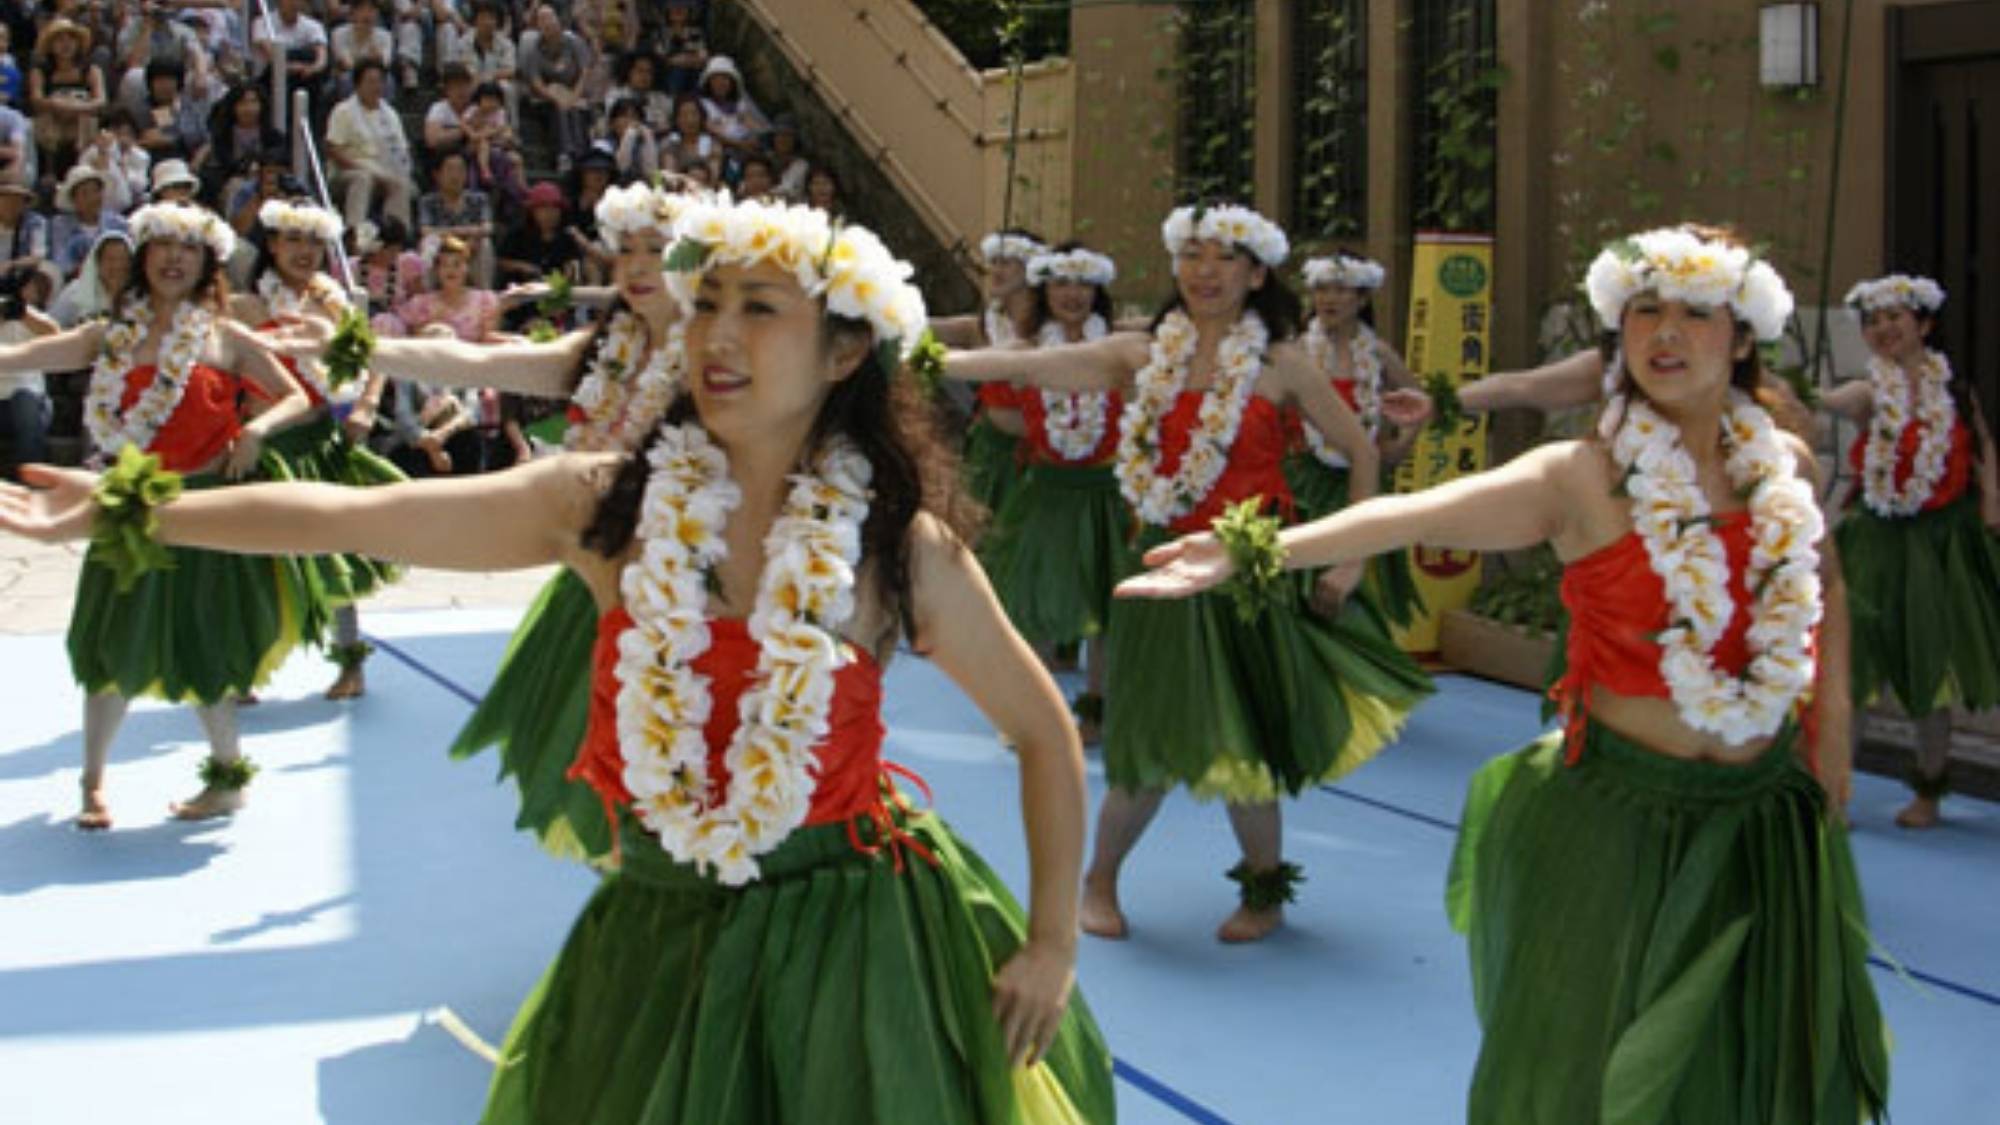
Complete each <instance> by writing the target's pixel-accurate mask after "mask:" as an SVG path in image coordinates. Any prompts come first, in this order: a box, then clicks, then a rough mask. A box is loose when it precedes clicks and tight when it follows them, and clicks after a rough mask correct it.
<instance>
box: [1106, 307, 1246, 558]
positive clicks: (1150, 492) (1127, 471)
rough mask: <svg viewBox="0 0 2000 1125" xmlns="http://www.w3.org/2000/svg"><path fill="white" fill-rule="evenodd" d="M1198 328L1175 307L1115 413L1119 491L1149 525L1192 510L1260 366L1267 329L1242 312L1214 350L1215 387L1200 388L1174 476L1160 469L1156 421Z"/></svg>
mask: <svg viewBox="0 0 2000 1125" xmlns="http://www.w3.org/2000/svg"><path fill="white" fill-rule="evenodd" d="M1199 341H1200V333H1199V332H1198V331H1197V330H1196V329H1195V326H1194V322H1193V321H1192V320H1190V319H1188V316H1187V314H1186V313H1184V312H1182V311H1180V310H1178V309H1176V310H1175V311H1173V312H1170V313H1168V314H1167V315H1166V317H1165V318H1164V319H1162V320H1161V321H1160V326H1159V328H1158V330H1156V331H1155V332H1154V333H1153V354H1152V359H1151V361H1150V362H1148V363H1147V364H1146V366H1145V367H1144V368H1142V369H1141V370H1140V371H1139V373H1138V375H1136V376H1135V377H1134V379H1133V383H1134V392H1133V395H1132V400H1131V401H1130V402H1129V403H1127V404H1126V406H1125V413H1124V416H1123V417H1122V418H1121V419H1120V420H1119V423H1118V424H1119V426H1120V428H1121V429H1122V431H1123V432H1122V433H1120V434H1119V436H1118V461H1117V465H1116V466H1115V471H1116V473H1117V475H1118V486H1119V490H1120V491H1121V492H1123V493H1124V495H1125V499H1126V501H1127V502H1128V503H1130V504H1131V505H1132V509H1133V510H1134V511H1136V512H1137V513H1138V514H1139V518H1140V519H1142V520H1145V521H1146V522H1147V523H1149V524H1153V525H1155V526H1158V527H1165V526H1167V525H1169V524H1171V523H1173V521H1175V520H1177V519H1179V518H1181V517H1182V516H1184V515H1186V514H1188V513H1189V512H1191V511H1193V510H1194V509H1195V508H1196V507H1197V506H1199V505H1200V504H1201V502H1202V500H1203V499H1205V498H1206V497H1207V496H1208V494H1209V492H1210V491H1211V490H1212V489H1214V488H1215V482H1216V481H1218V480H1220V479H1222V474H1223V471H1224V470H1226V469H1227V468H1228V467H1229V449H1230V447H1231V446H1232V445H1234V444H1236V431H1237V429H1238V428H1239V427H1240V426H1242V424H1243V412H1244V410H1245V408H1247V407H1248V405H1249V402H1250V396H1251V394H1253V393H1254V392H1255V391H1256V387H1257V377H1258V376H1259V375H1261V374H1263V372H1264V350H1265V348H1267V347H1268V346H1269V345H1270V342H1271V333H1270V330H1269V329H1267V328H1265V327H1264V321H1263V318H1261V317H1259V316H1258V315H1257V314H1256V313H1254V312H1246V313H1244V314H1243V317H1242V319H1240V320H1238V321H1237V322H1236V325H1235V327H1233V328H1231V329H1230V330H1229V335H1227V336H1225V337H1223V340H1222V344H1221V345H1220V346H1219V347H1218V348H1217V349H1216V362H1217V366H1218V367H1219V368H1220V370H1218V371H1217V372H1216V383H1215V386H1213V387H1211V388H1209V389H1208V390H1207V391H1204V392H1202V401H1201V412H1200V414H1199V415H1198V420H1197V422H1196V425H1195V428H1194V432H1193V433H1192V434H1190V435H1189V437H1188V447H1187V452H1186V453H1184V454H1182V456H1181V461H1180V465H1179V466H1178V467H1177V468H1176V470H1175V472H1174V475H1173V476H1170V477H1164V476H1161V475H1160V447H1161V438H1162V435H1161V424H1162V423H1163V422H1164V421H1165V420H1166V417H1167V414H1168V412H1170V411H1172V410H1173V408H1174V404H1175V402H1176V401H1178V400H1179V398H1180V394H1181V391H1182V389H1183V388H1185V387H1186V386H1187V382H1188V375H1189V366H1190V361H1191V360H1192V359H1193V358H1194V352H1195V346H1196V344H1197V343H1199Z"/></svg>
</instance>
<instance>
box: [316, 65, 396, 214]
mask: <svg viewBox="0 0 2000 1125" xmlns="http://www.w3.org/2000/svg"><path fill="white" fill-rule="evenodd" d="M387 81H388V73H387V71H386V70H385V69H384V68H383V66H382V64H381V63H379V62H376V61H375V60H374V59H366V60H364V61H363V62H362V63H361V65H360V67H359V68H357V69H356V71H355V73H354V96H353V97H350V98H348V99H347V100H346V101H343V102H341V103H340V104H339V105H337V106H334V107H333V116H332V117H330V118H328V120H327V123H326V147H327V154H328V155H329V156H330V157H331V158H332V160H333V166H334V173H333V190H334V191H335V192H338V193H341V194H342V195H343V197H344V198H345V201H346V202H345V210H346V218H347V225H348V226H359V225H360V224H361V222H362V221H363V220H365V219H367V218H368V215H369V212H370V210H371V209H372V207H373V205H374V201H375V197H376V196H378V195H379V196H381V197H382V209H383V211H384V212H386V213H387V214H388V215H389V216H390V217H391V218H394V219H396V220H397V221H399V222H401V223H403V224H404V225H405V226H407V225H408V224H409V222H410V219H411V215H410V200H411V198H412V196H413V195H414V194H415V190H416V184H415V182H414V181H413V180H412V179H411V175H412V171H413V168H412V165H411V161H410V141H409V138H408V137H406V136H404V135H403V119H402V118H401V117H399V116H397V114H396V111H395V109H394V108H393V107H391V106H390V105H389V103H388V102H387V101H385V100H383V97H382V94H383V87H384V85H385V84H386V83H387Z"/></svg>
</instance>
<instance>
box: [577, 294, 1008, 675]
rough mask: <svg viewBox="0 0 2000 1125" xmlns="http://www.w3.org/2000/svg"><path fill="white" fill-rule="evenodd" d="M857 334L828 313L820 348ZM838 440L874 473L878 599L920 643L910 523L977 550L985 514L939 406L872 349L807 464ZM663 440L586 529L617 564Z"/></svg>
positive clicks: (864, 534) (625, 468) (871, 551)
mask: <svg viewBox="0 0 2000 1125" xmlns="http://www.w3.org/2000/svg"><path fill="white" fill-rule="evenodd" d="M607 319H608V318H607ZM856 336H859V337H860V338H861V339H862V340H863V341H868V340H871V339H872V335H871V330H870V328H869V326H868V324H867V322H865V321H860V320H852V319H848V318H845V317H838V316H832V315H829V316H827V317H826V318H825V320H824V321H823V328H822V332H821V346H822V347H823V348H827V349H831V348H832V347H834V346H835V345H836V344H837V343H839V342H842V341H845V340H851V339H853V338H854V337H856ZM698 420H699V419H698V417H697V415H696V413H695V405H694V399H693V396H691V395H683V396H681V397H680V398H679V399H678V400H676V401H675V403H674V405H673V406H672V407H671V408H669V409H668V411H667V417H666V423H667V424H670V425H678V424H681V423H686V422H692V421H698ZM836 437H839V438H845V439H846V440H848V441H850V442H853V443H854V446H855V448H856V449H858V450H860V451H861V453H862V455H863V456H865V457H867V458H868V463H869V465H871V466H872V467H873V469H874V474H875V475H874V479H873V481H872V482H871V483H870V486H869V491H870V499H869V503H868V519H867V522H866V523H864V524H863V525H862V527H861V553H862V557H863V558H864V559H866V560H868V561H869V562H871V563H873V565H874V568H875V570H874V574H875V582H876V584H877V586H876V589H877V592H878V594H879V595H880V596H881V598H882V601H883V604H884V605H888V606H893V607H894V611H895V615H896V624H897V627H898V629H899V631H900V632H901V633H902V634H903V635H904V636H906V637H910V638H911V639H912V640H913V641H914V640H915V634H914V631H915V628H916V614H915V608H914V601H913V597H912V587H911V578H910V551H909V542H908V540H909V531H910V524H911V523H912V522H913V521H914V520H915V519H916V517H917V514H918V513H919V512H929V513H930V514H931V515H932V516H933V517H935V518H937V519H938V520H940V521H941V522H943V523H944V525H945V526H946V527H948V528H950V529H951V530H952V531H953V532H954V533H955V534H956V535H957V536H958V537H959V538H960V539H961V540H963V541H964V542H967V543H970V542H973V541H974V539H975V537H976V536H977V534H978V531H979V526H980V524H981V523H982V522H983V520H984V515H985V513H984V512H983V511H982V509H980V507H979V505H977V504H976V503H974V502H973V501H972V500H971V498H970V497H968V496H967V495H966V494H965V492H964V491H963V490H962V489H961V488H960V486H959V473H958V457H957V454H956V453H955V452H954V451H953V449H952V447H951V446H950V445H948V444H947V443H946V442H945V441H944V440H943V439H942V438H941V437H940V431H939V426H938V419H937V410H936V408H935V406H933V405H932V403H931V402H930V401H929V400H928V399H926V398H924V397H923V395H922V394H920V393H919V392H918V391H917V389H916V383H915V380H914V379H911V378H899V377H897V372H895V371H891V370H889V369H887V368H885V367H884V366H883V365H882V362H881V359H880V357H879V353H877V352H876V351H875V349H874V348H872V347H870V348H869V349H868V352H867V358H866V359H864V360H863V361H862V363H861V366H860V367H859V368H857V369H856V370H855V372H854V374H853V375H850V376H849V377H847V378H846V379H843V380H841V381H840V382H838V383H836V384H834V386H833V390H832V391H831V392H830V393H829V394H828V395H827V398H826V401H825V402H824V403H822V404H821V405H820V410H819V417H818V418H816V419H815V420H814V422H813V428H812V432H811V434H810V435H809V436H808V437H807V439H806V448H805V450H804V451H803V453H802V454H801V458H800V459H801V461H806V462H810V461H811V460H812V459H813V458H814V457H815V456H816V455H817V454H818V452H819V451H820V450H821V449H822V448H823V447H824V446H825V445H826V443H827V442H829V441H831V440H832V439H834V438H836ZM658 438H659V431H658V430H657V429H655V430H654V432H653V435H652V436H650V437H649V438H647V440H646V444H645V445H644V446H643V447H642V448H640V449H639V450H638V451H637V452H635V453H633V454H632V455H631V456H630V457H628V458H626V460H625V463H624V464H623V465H622V466H620V467H619V470H618V476H617V478H616V479H615V480H614V481H613V483H612V485H611V487H610V489H609V490H608V491H607V492H606V493H605V494H604V498H603V499H602V500H601V501H600V502H599V503H598V506H597V512H596V514H595V516H594V517H593V518H592V520H591V522H590V526H589V527H588V528H586V529H585V530H584V533H583V545H584V546H585V547H587V548H589V549H591V550H594V551H596V552H597V553H599V554H601V555H603V556H604V557H606V558H610V559H615V558H618V557H619V556H620V555H622V554H624V553H625V551H626V549H627V548H628V547H630V546H631V543H632V537H633V535H634V534H635V533H636V529H637V526H638V520H639V504H640V501H641V500H642V499H643V498H644V495H645V491H646V480H647V476H648V472H649V470H648V465H647V462H646V454H647V451H648V450H650V449H651V448H652V445H653V443H654V442H655V441H657V440H658Z"/></svg>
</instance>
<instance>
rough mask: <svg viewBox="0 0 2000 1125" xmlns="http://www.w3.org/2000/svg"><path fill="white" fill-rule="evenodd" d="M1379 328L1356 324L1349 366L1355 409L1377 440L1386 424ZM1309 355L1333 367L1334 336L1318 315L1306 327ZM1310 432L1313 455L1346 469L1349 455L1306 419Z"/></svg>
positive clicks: (1321, 367)
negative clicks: (1378, 343)
mask: <svg viewBox="0 0 2000 1125" xmlns="http://www.w3.org/2000/svg"><path fill="white" fill-rule="evenodd" d="M1375 340H1376V337H1375V330H1374V329H1372V328H1370V327H1368V325H1366V324H1364V323H1356V324H1355V326H1354V339H1352V340H1350V341H1349V342H1348V344H1347V370H1348V374H1349V375H1350V376H1351V379H1350V381H1351V382H1352V383H1353V384H1354V413H1355V415H1356V416H1357V417H1359V418H1360V419H1361V428H1362V429H1364V430H1366V431H1368V437H1369V439H1370V440H1373V439H1374V437H1375V435H1376V434H1377V433H1378V432H1380V430H1381V428H1382V353H1381V352H1379V351H1377V350H1376V347H1375ZM1305 345H1306V355H1308V356H1310V357H1311V358H1312V361H1313V366H1314V368H1315V369H1317V370H1320V371H1325V372H1328V373H1329V374H1330V373H1332V371H1333V364H1332V363H1331V362H1329V361H1330V360H1331V359H1332V358H1333V347H1334V344H1333V337H1332V336H1329V335H1328V334H1327V331H1326V326H1325V325H1324V324H1322V323H1320V320H1319V318H1318V317H1314V318H1313V322H1312V327H1311V328H1310V329H1308V330H1307V331H1306V339H1305ZM1302 425H1303V427H1304V429H1305V434H1306V444H1307V445H1309V446H1311V447H1312V451H1313V456H1315V457H1317V458H1319V460H1320V463H1321V464H1323V465H1325V466H1326V467H1328V468H1330V469H1345V468H1346V467H1347V458H1346V457H1345V456H1344V455H1342V454H1341V452H1340V451H1339V450H1338V449H1335V448H1333V447H1332V446H1330V445H1328V444H1327V443H1326V435H1325V434H1322V433H1320V432H1319V428H1318V427H1316V426H1314V425H1313V424H1312V423H1311V422H1310V421H1305V422H1302Z"/></svg>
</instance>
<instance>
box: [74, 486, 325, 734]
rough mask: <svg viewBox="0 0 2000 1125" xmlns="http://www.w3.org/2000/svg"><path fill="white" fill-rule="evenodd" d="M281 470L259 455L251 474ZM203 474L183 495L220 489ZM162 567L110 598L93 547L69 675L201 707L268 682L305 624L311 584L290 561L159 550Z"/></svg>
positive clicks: (95, 687) (80, 588)
mask: <svg viewBox="0 0 2000 1125" xmlns="http://www.w3.org/2000/svg"><path fill="white" fill-rule="evenodd" d="M282 472H283V469H282V467H281V466H279V465H278V464H277V461H276V458H274V457H273V456H272V455H271V454H269V453H268V452H267V453H266V454H265V456H264V465H263V468H262V470H261V471H260V474H259V475H260V476H263V477H264V478H266V479H270V478H271V477H273V476H276V475H278V474H281V473H282ZM228 483H229V482H226V481H224V480H223V479H222V478H221V477H220V476H218V475H215V474H212V473H204V474H201V475H198V476H191V477H188V478H187V480H186V482H185V487H186V489H187V491H189V492H196V491H201V490H205V489H210V488H222V487H226V486H227V484H228ZM167 551H168V554H169V555H170V556H171V559H172V562H171V565H169V566H167V567H165V568H162V569H156V570H150V571H147V572H146V573H145V574H142V575H140V576H139V580H138V582H137V583H136V584H135V585H134V586H133V587H132V589H130V590H129V591H127V592H125V593H122V594H121V593H119V592H118V589H117V585H116V582H115V581H114V578H113V574H112V571H111V568H110V567H108V566H106V565H104V564H103V563H102V562H100V561H98V559H97V557H96V556H97V553H98V548H96V547H92V548H91V549H90V551H89V553H87V554H86V555H85V556H84V565H83V569H82V571H81V572H80V573H79V574H78V575H77V581H76V606H75V608H74V609H73V610H72V611H71V614H70V622H69V638H68V648H69V660H70V670H71V671H72V672H73V673H74V674H75V676H76V682H77V683H78V684H80V685H82V687H83V689H84V690H85V691H87V692H91V693H93V694H94V693H97V692H102V691H115V692H118V693H119V694H121V695H124V696H126V697H127V698H139V697H142V696H147V697H152V698H155V699H163V700H166V701H168V702H170V703H193V704H210V703H220V702H222V701H223V700H225V699H229V698H232V697H234V696H238V695H245V694H248V693H249V692H251V691H253V690H255V689H256V688H257V687H258V686H259V685H261V684H263V683H264V682H265V681H266V680H268V679H269V678H270V675H271V673H272V672H274V671H276V670H277V667H278V665H280V664H282V663H284V660H285V657H286V656H288V655H290V653H291V651H292V649H293V648H294V647H296V646H297V645H298V643H299V640H300V638H301V637H302V636H304V635H306V634H305V633H304V632H303V630H305V629H306V628H308V627H309V626H311V625H312V624H313V623H312V622H311V621H310V620H309V619H308V618H309V616H310V604H309V603H310V598H309V596H308V594H307V590H309V589H310V587H311V583H310V581H309V579H308V578H307V577H306V575H305V574H304V572H303V570H302V568H301V567H300V566H299V563H298V560H296V559H291V558H267V557H259V556H253V555H232V554H225V553H222V552H219V551H198V550H194V549H192V548H187V547H169V548H167Z"/></svg>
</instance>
